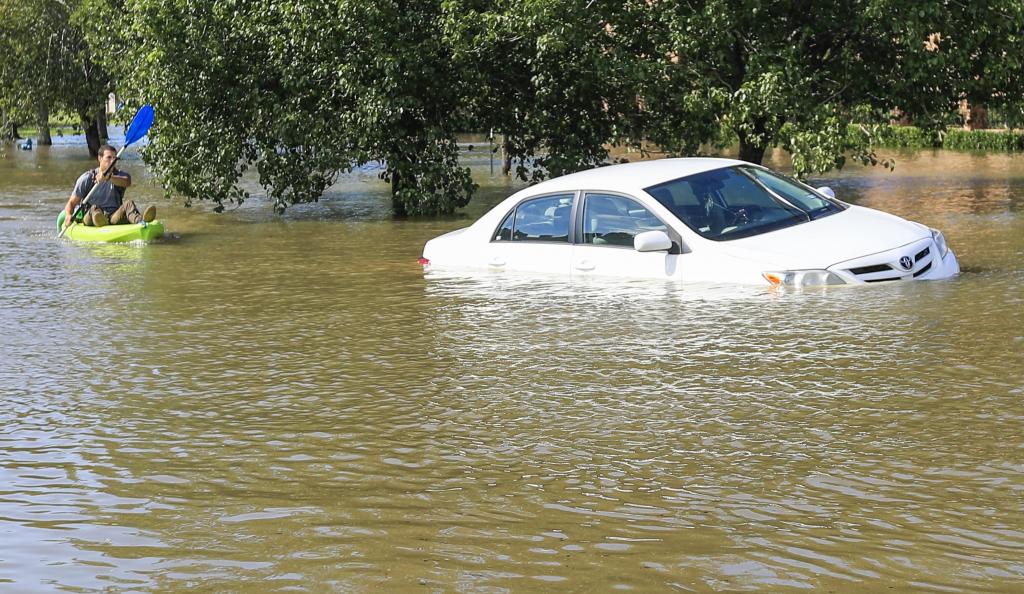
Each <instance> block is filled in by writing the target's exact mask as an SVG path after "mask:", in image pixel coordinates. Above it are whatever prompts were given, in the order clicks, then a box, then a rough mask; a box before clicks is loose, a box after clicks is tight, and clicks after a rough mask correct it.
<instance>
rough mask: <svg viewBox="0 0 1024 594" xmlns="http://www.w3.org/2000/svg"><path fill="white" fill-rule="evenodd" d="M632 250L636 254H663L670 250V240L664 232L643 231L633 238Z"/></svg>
mask: <svg viewBox="0 0 1024 594" xmlns="http://www.w3.org/2000/svg"><path fill="white" fill-rule="evenodd" d="M633 249H635V250H636V251H638V252H663V251H666V250H670V249H672V240H671V239H670V238H669V236H668V234H667V233H665V232H664V231H644V232H643V233H637V234H636V235H635V236H634V237H633Z"/></svg>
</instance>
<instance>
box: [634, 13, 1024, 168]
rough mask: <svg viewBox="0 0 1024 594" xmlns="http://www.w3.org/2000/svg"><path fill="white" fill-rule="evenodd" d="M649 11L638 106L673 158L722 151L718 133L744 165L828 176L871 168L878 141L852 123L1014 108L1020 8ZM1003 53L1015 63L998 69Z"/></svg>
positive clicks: (922, 120) (943, 119) (942, 120)
mask: <svg viewBox="0 0 1024 594" xmlns="http://www.w3.org/2000/svg"><path fill="white" fill-rule="evenodd" d="M651 4H652V6H651V7H650V10H649V11H647V13H646V15H647V17H648V19H649V20H648V21H647V22H641V23H642V26H641V28H640V29H639V34H642V35H648V36H649V39H650V40H651V41H652V42H653V43H654V44H655V49H654V51H652V52H650V54H649V55H650V56H651V62H650V64H649V65H648V66H649V68H650V69H651V75H650V76H646V77H644V80H645V81H646V83H645V84H643V85H642V88H641V96H642V98H643V102H644V105H645V108H646V110H647V111H648V116H647V122H648V126H647V127H646V130H647V136H648V137H649V138H650V139H651V140H653V141H654V142H655V143H657V144H659V145H661V146H663V147H666V148H668V149H669V150H670V151H672V152H680V153H685V152H688V151H692V150H693V149H694V146H696V145H698V144H700V143H701V142H714V141H715V134H714V133H713V132H712V131H711V129H710V128H709V124H710V123H711V122H712V121H717V122H718V123H719V124H720V125H721V126H722V127H724V128H725V129H726V130H727V131H729V132H730V134H731V135H733V136H734V137H735V138H736V139H737V141H738V143H739V156H740V158H741V159H744V160H748V161H752V162H755V163H759V162H761V160H762V159H763V157H764V153H765V151H766V150H767V149H768V148H770V147H772V146H777V145H781V146H782V147H783V148H785V149H786V150H788V151H789V152H790V153H791V155H792V157H793V164H794V168H795V169H796V170H797V172H798V173H801V174H802V173H806V172H811V171H814V172H822V171H826V170H828V169H831V168H834V167H841V166H842V164H843V162H844V160H845V156H846V154H848V153H852V154H853V155H854V156H855V157H857V158H859V159H861V160H864V161H871V162H874V160H875V158H874V155H873V153H872V152H871V149H870V140H871V136H870V135H868V136H861V137H859V140H858V139H857V138H853V139H851V138H848V135H847V134H846V129H847V126H848V124H850V123H851V122H853V121H854V120H855V119H856V120H858V121H861V122H866V123H880V122H883V121H885V120H886V119H887V118H888V117H889V116H890V114H891V113H892V112H893V110H896V109H898V110H900V112H902V113H904V114H906V115H908V116H910V117H912V118H913V119H914V121H915V123H917V124H918V125H921V126H923V127H927V128H931V129H938V128H942V127H944V126H945V125H947V124H948V122H949V118H950V117H951V114H954V113H955V112H956V104H957V102H958V101H959V100H960V99H961V98H963V97H965V96H972V95H980V96H982V97H986V98H991V97H998V96H1003V95H1001V93H1006V92H1007V91H1011V90H1014V92H1013V93H1010V94H1008V95H1006V96H1019V95H1017V91H1016V90H1018V89H1020V82H1019V77H1020V60H1019V56H1020V52H1019V50H1017V49H1016V47H1017V46H1018V45H1019V44H1016V43H1015V40H1016V39H1018V38H1019V36H1020V31H1021V30H1022V24H1024V22H1022V20H1021V17H1020V4H1021V3H1020V2H1019V1H1015V2H1012V3H999V4H998V6H999V8H997V7H996V5H995V4H994V3H991V4H990V3H985V2H982V3H963V4H961V3H958V2H942V3H935V2H924V1H921V2H906V1H904V0H901V1H899V2H896V1H891V0H860V1H853V2H849V1H847V2H839V1H833V2H818V1H815V2H811V1H809V0H776V1H770V2H763V1H751V0H746V1H736V0H705V1H703V2H699V3H689V4H681V3H670V2H652V3H651ZM995 48H1001V52H1002V54H1003V56H1006V55H1008V54H1016V56H1017V57H1016V58H1015V59H1014V60H1007V61H1006V62H1004V63H1005V64H1006V67H1002V66H995V65H994V64H992V60H993V59H996V60H998V54H999V52H998V51H997V52H993V50H994V49H995ZM982 66H983V67H982ZM993 66H995V69H997V70H998V71H999V73H1000V74H999V75H998V76H992V75H991V73H990V72H988V71H987V70H986V69H988V68H992V67H993ZM659 122H660V123H661V124H658V123H659ZM687 122H696V123H697V124H698V125H697V126H688V125H687ZM868 130H870V128H868Z"/></svg>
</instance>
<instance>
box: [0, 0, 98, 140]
mask: <svg viewBox="0 0 1024 594" xmlns="http://www.w3.org/2000/svg"><path fill="white" fill-rule="evenodd" d="M81 7H82V4H81V2H80V1H76V0H66V1H59V2H58V1H54V0H48V1H43V2H40V1H33V0H5V2H4V3H3V4H0V10H2V14H0V23H2V24H0V33H2V35H0V51H2V52H3V54H4V55H5V57H6V58H7V59H5V60H4V65H3V67H2V68H0V105H3V106H4V109H5V111H6V112H8V113H10V114H15V115H16V117H18V118H19V119H21V120H22V121H35V122H36V124H37V125H38V127H39V130H40V138H39V143H40V144H49V143H50V140H49V117H50V113H51V112H52V111H54V110H56V109H68V110H71V111H73V112H75V113H77V114H78V115H79V117H80V118H81V119H82V126H83V128H84V129H85V130H86V138H87V141H88V146H89V151H90V154H92V155H94V156H95V154H96V151H97V150H98V148H99V136H100V132H99V130H98V129H97V127H96V120H97V115H96V114H97V111H98V110H99V109H101V107H100V106H101V105H102V103H103V98H104V97H106V94H107V92H108V91H109V90H110V87H111V81H110V77H109V76H108V75H107V74H106V72H105V71H104V70H102V69H101V68H99V67H98V66H97V64H96V62H95V60H94V59H93V54H92V51H91V49H90V47H89V45H88V44H87V43H86V40H85V36H84V33H83V30H82V27H81V24H82V23H83V22H88V21H89V15H86V14H82V12H81Z"/></svg>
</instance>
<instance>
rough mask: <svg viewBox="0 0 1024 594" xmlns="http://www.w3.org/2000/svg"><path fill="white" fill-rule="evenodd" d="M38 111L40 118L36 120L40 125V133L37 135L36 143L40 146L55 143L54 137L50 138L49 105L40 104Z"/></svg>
mask: <svg viewBox="0 0 1024 594" xmlns="http://www.w3.org/2000/svg"><path fill="white" fill-rule="evenodd" d="M37 113H38V115H39V118H38V119H37V120H36V122H37V125H38V126H39V134H38V135H36V144H37V145H39V146H50V145H51V144H53V139H52V138H50V107H49V106H48V105H40V106H39V111H38V112H37Z"/></svg>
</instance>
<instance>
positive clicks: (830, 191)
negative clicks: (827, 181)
mask: <svg viewBox="0 0 1024 594" xmlns="http://www.w3.org/2000/svg"><path fill="white" fill-rule="evenodd" d="M815 189H816V190H818V193H819V194H823V195H825V196H828V197H829V198H831V199H833V200H835V198H836V192H835V190H833V189H832V188H830V187H828V186H821V187H820V188H815Z"/></svg>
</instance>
